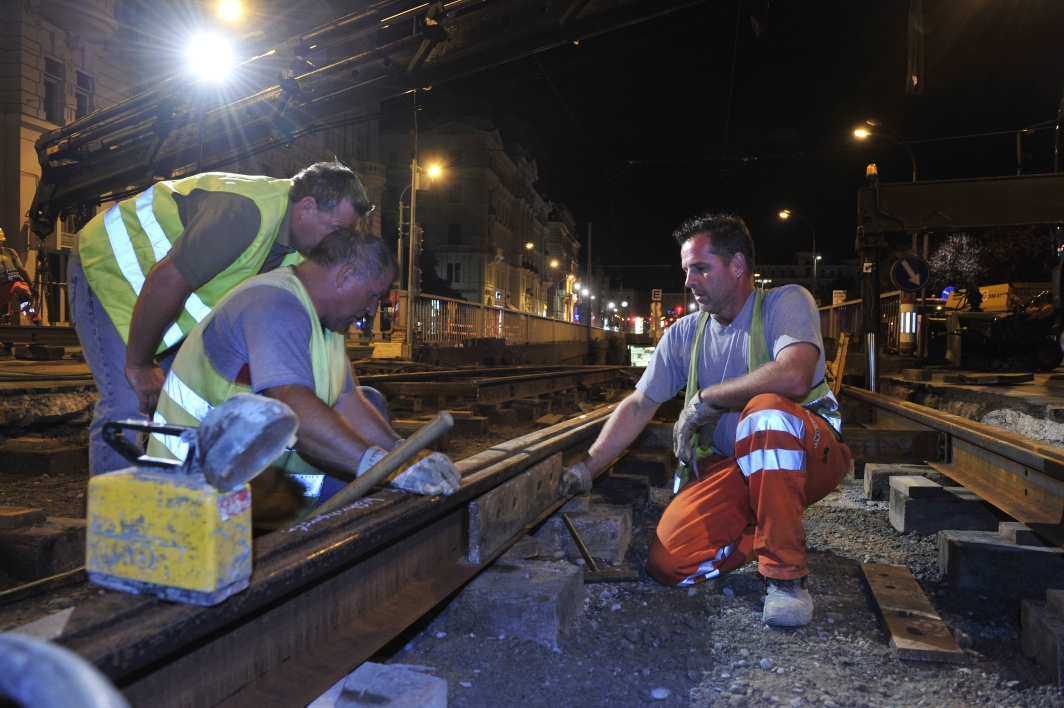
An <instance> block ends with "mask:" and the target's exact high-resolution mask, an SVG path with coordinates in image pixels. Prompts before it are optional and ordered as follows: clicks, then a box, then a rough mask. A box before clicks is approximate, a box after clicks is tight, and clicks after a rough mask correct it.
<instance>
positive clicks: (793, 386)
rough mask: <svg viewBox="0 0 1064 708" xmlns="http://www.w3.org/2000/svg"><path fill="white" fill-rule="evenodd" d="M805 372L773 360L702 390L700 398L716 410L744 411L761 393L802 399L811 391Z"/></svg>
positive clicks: (809, 380) (808, 378) (809, 379)
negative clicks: (735, 409)
mask: <svg viewBox="0 0 1064 708" xmlns="http://www.w3.org/2000/svg"><path fill="white" fill-rule="evenodd" d="M812 383H813V382H812V380H811V377H810V376H809V375H807V374H806V373H805V372H803V371H801V370H798V369H797V368H796V367H791V366H789V365H788V364H786V363H785V362H781V361H772V362H769V363H767V364H765V365H764V366H762V367H760V368H758V369H756V370H755V371H751V372H750V373H748V374H744V375H743V376H739V377H738V378H734V379H731V380H729V381H724V382H721V383H719V384H716V385H713V386H707V387H706V388H704V389H702V392H701V399H702V401H703V402H705V403H710V404H712V405H714V406H716V407H717V408H733V409H734V408H743V407H745V406H746V404H747V403H749V402H750V399H751V398H753V397H754V396H758V395H760V394H762V393H776V394H779V395H781V396H786V397H787V398H795V399H797V398H802V397H803V396H805V395H806V394H807V393H809V390H810V389H811V388H812Z"/></svg>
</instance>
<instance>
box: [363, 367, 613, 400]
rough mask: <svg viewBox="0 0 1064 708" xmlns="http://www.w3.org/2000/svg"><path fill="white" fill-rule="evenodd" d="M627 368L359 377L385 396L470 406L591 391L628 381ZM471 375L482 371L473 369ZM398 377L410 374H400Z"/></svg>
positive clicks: (576, 368) (568, 368)
mask: <svg viewBox="0 0 1064 708" xmlns="http://www.w3.org/2000/svg"><path fill="white" fill-rule="evenodd" d="M624 368H625V367H621V366H603V367H566V368H565V369H563V370H561V371H548V372H540V373H527V374H526V373H521V374H516V375H512V376H485V377H483V378H475V377H471V378H464V379H463V378H457V377H456V378H454V379H445V380H442V381H439V380H437V381H425V380H423V378H422V377H421V375H420V374H415V375H414V376H417V377H418V378H417V379H416V380H402V379H400V380H399V381H394V380H389V379H390V378H391V377H389V376H387V375H382V376H381V377H380V378H377V377H372V376H366V377H360V378H359V381H360V382H361V383H364V384H365V385H373V387H374V388H376V389H377V390H379V391H380V392H381V393H383V394H384V395H386V396H446V397H453V398H461V399H465V400H467V401H469V402H471V403H477V404H494V403H502V402H503V401H511V400H514V399H518V398H529V397H532V396H537V395H542V394H546V393H554V392H556V391H564V390H566V389H570V388H579V387H584V388H588V387H591V386H595V385H598V384H602V383H605V382H607V381H612V380H615V379H619V378H625V376H624V372H623V369H624ZM471 373H473V374H476V373H483V372H482V371H476V370H474V371H473V372H471ZM397 376H410V375H409V374H399V375H397Z"/></svg>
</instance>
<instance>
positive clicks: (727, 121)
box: [708, 5, 743, 202]
mask: <svg viewBox="0 0 1064 708" xmlns="http://www.w3.org/2000/svg"><path fill="white" fill-rule="evenodd" d="M742 13H743V8H742V5H740V6H738V7H736V8H735V39H734V40H733V41H732V58H731V78H730V79H729V80H728V110H727V111H726V112H725V114H724V145H723V146H722V147H721V151H720V172H718V173H717V182H716V184H714V185H713V191H712V192H710V193H709V200H708V201H709V202H712V201H713V197H715V196H716V195H717V189H718V188H719V187H720V181H721V180H722V179H724V165H725V161H726V160H727V158H728V128H729V127H730V126H731V109H732V95H733V93H734V92H735V64H736V61H735V60H736V58H737V57H738V56H739V18H740V17H741V16H742Z"/></svg>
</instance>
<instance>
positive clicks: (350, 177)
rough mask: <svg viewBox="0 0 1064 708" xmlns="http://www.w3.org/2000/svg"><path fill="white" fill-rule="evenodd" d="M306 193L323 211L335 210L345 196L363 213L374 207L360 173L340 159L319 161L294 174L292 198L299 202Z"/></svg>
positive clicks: (357, 211)
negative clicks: (360, 180) (359, 178)
mask: <svg viewBox="0 0 1064 708" xmlns="http://www.w3.org/2000/svg"><path fill="white" fill-rule="evenodd" d="M306 197H313V198H314V201H315V202H316V203H317V205H318V208H319V209H321V210H322V211H332V210H333V209H335V208H336V206H337V205H338V204H339V203H340V202H342V201H343V200H345V199H346V200H348V201H349V202H351V206H353V207H354V208H355V212H356V213H357V214H358V215H359V216H365V215H366V214H368V213H370V212H371V211H373V205H372V204H370V202H369V197H367V196H366V190H364V189H363V188H362V183H361V182H359V181H358V175H356V174H355V173H354V172H353V171H352V170H351V168H350V167H348V166H346V165H344V164H343V163H341V162H340V161H339V160H333V161H332V162H316V163H314V164H313V165H311V166H310V167H307V168H306V169H304V170H303V171H301V172H300V173H299V174H297V175H296V176H295V177H293V178H292V191H291V192H289V193H288V198H289V199H290V200H291V201H292V202H293V203H295V202H298V201H300V200H302V199H304V198H306Z"/></svg>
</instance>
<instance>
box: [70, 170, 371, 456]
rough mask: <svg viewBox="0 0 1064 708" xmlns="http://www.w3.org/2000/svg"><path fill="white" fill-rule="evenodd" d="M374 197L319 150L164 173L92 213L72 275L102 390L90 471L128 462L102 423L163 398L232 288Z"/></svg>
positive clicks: (364, 210)
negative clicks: (234, 169) (179, 174)
mask: <svg viewBox="0 0 1064 708" xmlns="http://www.w3.org/2000/svg"><path fill="white" fill-rule="evenodd" d="M372 209H373V207H372V205H371V204H370V203H369V200H368V198H367V197H366V193H365V191H364V190H363V189H362V185H361V183H360V182H359V180H358V177H357V176H355V174H354V172H352V171H351V170H350V169H348V168H347V167H344V166H343V165H341V164H340V163H338V162H320V163H317V164H315V165H311V166H310V167H308V168H306V169H305V170H303V171H302V172H300V173H299V174H297V175H296V176H295V177H293V178H292V179H272V178H269V177H253V176H247V175H237V174H229V173H221V172H212V173H204V174H199V175H195V176H192V177H187V178H184V179H179V180H174V181H167V182H159V183H157V184H155V185H154V186H152V187H150V188H149V189H148V190H146V191H145V192H143V193H141V194H140V195H138V196H137V197H134V198H131V199H126V200H124V201H120V202H118V203H116V204H114V205H113V206H111V207H110V208H109V209H107V210H106V211H104V212H103V213H100V214H97V215H96V216H95V217H94V218H93V219H92V220H91V221H90V222H89V223H88V224H86V225H85V227H84V228H83V229H82V230H81V232H80V233H79V235H78V244H77V248H76V249H75V253H74V257H73V258H71V262H70V267H69V270H68V277H67V280H68V290H69V293H70V301H71V318H72V320H73V322H74V327H75V328H76V329H77V332H78V338H79V339H80V340H81V345H82V350H83V352H84V354H85V360H86V362H87V363H88V364H89V368H90V369H91V370H92V373H93V378H94V379H95V381H96V387H97V390H98V394H99V397H98V399H97V402H96V407H95V410H94V412H93V420H92V423H91V425H90V427H89V472H90V474H93V475H95V474H101V473H103V472H110V471H113V470H116V469H120V468H122V467H125V466H126V464H127V463H126V462H125V461H124V460H123V459H122V457H121V456H119V455H118V454H117V453H115V452H114V451H112V450H110V449H108V448H107V446H106V445H105V444H104V443H103V440H102V438H101V435H100V434H101V431H102V428H103V424H104V423H105V422H107V421H108V420H115V419H126V418H139V417H143V415H147V414H149V413H150V412H151V411H152V410H153V409H154V408H155V405H156V403H157V401H158V397H159V391H160V389H161V387H162V383H163V379H164V377H165V375H166V372H167V370H168V369H169V366H170V364H171V362H172V360H173V354H174V352H175V351H176V349H177V347H178V345H179V344H180V343H181V341H182V340H183V339H184V338H185V337H186V336H187V335H188V333H189V332H190V331H191V330H192V328H193V327H194V326H195V324H196V323H197V322H199V321H201V320H203V319H204V318H205V317H206V316H207V315H208V314H209V313H210V312H211V309H212V308H213V307H214V306H215V305H216V304H217V303H218V302H219V301H220V300H221V298H222V297H223V296H224V295H225V294H226V293H227V292H229V291H230V290H232V289H233V288H234V287H236V286H237V285H239V284H240V283H242V282H243V281H245V280H247V279H248V278H250V277H252V276H253V275H256V274H257V273H263V272H269V271H272V270H274V269H276V268H278V267H279V266H281V265H283V264H289V263H293V262H297V261H298V260H299V259H300V258H301V256H300V254H305V253H308V252H309V251H310V250H311V249H312V248H313V247H314V246H315V245H317V244H318V242H320V241H321V239H322V238H324V237H325V235H326V234H328V233H330V232H331V231H333V230H335V229H336V228H338V227H342V226H356V225H357V224H358V222H359V220H360V219H361V217H362V216H365V215H366V214H368V213H369V212H370V211H371V210H372Z"/></svg>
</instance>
